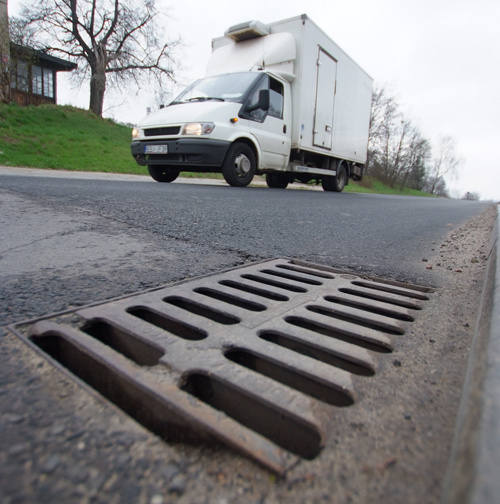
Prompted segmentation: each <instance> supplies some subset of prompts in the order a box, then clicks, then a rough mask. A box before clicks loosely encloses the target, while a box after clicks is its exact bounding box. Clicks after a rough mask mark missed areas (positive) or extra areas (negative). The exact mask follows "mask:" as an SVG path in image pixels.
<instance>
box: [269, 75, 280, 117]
mask: <svg viewBox="0 0 500 504" xmlns="http://www.w3.org/2000/svg"><path fill="white" fill-rule="evenodd" d="M269 115H270V116H273V117H277V118H278V119H283V84H281V82H279V81H277V80H276V79H273V78H272V77H271V78H270V79H269Z"/></svg>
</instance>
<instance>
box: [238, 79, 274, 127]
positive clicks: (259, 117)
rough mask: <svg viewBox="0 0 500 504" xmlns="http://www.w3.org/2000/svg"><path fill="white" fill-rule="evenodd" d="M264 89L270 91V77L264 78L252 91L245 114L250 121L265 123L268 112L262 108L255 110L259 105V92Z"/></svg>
mask: <svg viewBox="0 0 500 504" xmlns="http://www.w3.org/2000/svg"><path fill="white" fill-rule="evenodd" d="M262 89H269V77H268V76H267V75H266V76H264V78H262V79H260V81H259V83H258V84H257V86H256V87H255V89H254V90H253V91H252V93H251V95H250V97H249V98H248V102H247V105H246V107H245V108H246V110H245V112H244V114H245V116H247V117H248V119H252V120H254V121H258V122H264V119H265V118H266V116H267V113H268V112H267V110H262V109H260V108H254V107H255V106H256V105H257V103H259V92H260V91H261V90H262Z"/></svg>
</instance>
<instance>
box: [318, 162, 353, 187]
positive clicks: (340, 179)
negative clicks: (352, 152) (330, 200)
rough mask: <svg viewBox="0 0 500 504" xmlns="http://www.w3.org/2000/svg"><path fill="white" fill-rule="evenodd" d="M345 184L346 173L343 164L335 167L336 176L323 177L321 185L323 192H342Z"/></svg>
mask: <svg viewBox="0 0 500 504" xmlns="http://www.w3.org/2000/svg"><path fill="white" fill-rule="evenodd" d="M346 182H347V172H346V170H345V167H344V165H343V164H340V165H339V166H337V175H335V176H333V177H323V178H322V179H321V185H322V186H323V190H324V191H336V192H342V190H343V189H344V187H345V183H346Z"/></svg>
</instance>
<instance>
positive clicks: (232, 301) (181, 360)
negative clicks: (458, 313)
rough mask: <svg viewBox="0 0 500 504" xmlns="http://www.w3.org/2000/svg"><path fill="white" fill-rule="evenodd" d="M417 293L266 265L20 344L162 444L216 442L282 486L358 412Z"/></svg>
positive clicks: (122, 306)
mask: <svg viewBox="0 0 500 504" xmlns="http://www.w3.org/2000/svg"><path fill="white" fill-rule="evenodd" d="M426 291H427V290H426V289H425V288H419V287H416V286H406V285H404V286H403V284H397V283H394V282H392V283H391V282H385V281H379V280H377V281H373V280H367V279H363V278H361V277H358V276H354V275H350V274H345V273H342V272H339V271H337V270H335V269H332V268H328V267H325V266H320V265H315V264H309V263H304V262H299V261H293V260H289V259H276V260H271V261H266V262H263V263H259V264H253V265H250V266H246V267H242V268H238V269H234V270H231V271H227V272H224V273H220V274H216V275H212V276H208V277H205V278H201V279H200V278H199V279H195V280H191V281H187V282H185V283H181V284H177V285H173V286H168V287H164V288H161V289H157V290H154V291H149V292H146V293H141V294H137V295H133V296H130V297H126V298H122V299H119V300H115V301H111V302H107V303H104V304H101V305H95V306H91V307H87V308H83V309H80V310H78V311H76V312H71V313H68V314H66V315H64V316H59V317H57V319H56V318H55V317H53V318H52V320H49V319H47V318H46V319H44V320H39V321H37V322H36V323H34V324H33V325H30V327H29V330H28V331H27V336H22V337H23V338H25V339H27V340H28V341H29V342H31V343H34V344H35V345H36V346H37V347H38V348H40V349H41V350H42V351H43V352H44V354H45V355H47V354H48V356H50V357H51V358H52V359H51V360H52V361H53V360H55V361H57V362H58V363H59V364H60V365H62V366H63V367H64V368H66V369H67V370H69V371H70V372H71V373H72V374H73V375H76V376H77V377H78V378H79V379H80V380H83V381H84V382H86V383H87V384H88V385H90V386H91V387H93V388H94V389H96V390H97V391H98V392H100V393H101V394H102V395H104V396H105V397H106V398H108V399H109V400H111V401H112V402H114V403H115V404H116V405H118V406H119V407H120V408H122V409H123V410H125V411H126V412H127V413H129V414H130V415H132V416H133V417H134V418H136V419H137V420H138V421H139V422H141V423H142V424H143V425H145V426H146V427H148V428H149V429H151V430H153V431H154V432H156V433H158V434H160V435H161V436H162V437H164V438H165V439H186V438H193V437H195V438H196V439H200V438H202V439H203V438H213V437H215V438H217V439H219V440H220V441H223V442H224V443H227V444H228V445H230V446H232V447H233V448H236V449H238V450H240V451H242V452H244V453H245V454H247V455H249V456H250V457H253V458H254V459H256V460H257V461H259V462H260V463H262V464H264V465H265V466H267V467H268V468H270V469H272V470H273V471H275V472H277V473H279V474H282V473H284V472H285V471H286V469H287V467H289V466H290V465H291V464H292V463H294V462H295V461H296V460H297V456H298V457H302V458H306V459H312V458H314V457H315V456H316V455H318V453H319V452H320V450H321V448H322V447H323V445H324V441H325V437H326V436H327V426H328V424H329V421H330V419H331V416H332V408H335V407H345V406H349V405H350V404H352V403H353V402H354V401H355V400H356V395H355V390H354V388H353V383H352V375H353V374H355V375H361V376H370V375H374V374H375V369H376V358H377V357H381V358H383V354H384V353H389V352H391V351H392V348H393V341H397V336H400V335H403V334H404V333H405V325H406V324H407V323H408V322H411V321H412V320H413V319H414V317H415V315H416V314H417V313H418V310H420V309H421V308H422V305H423V303H424V302H425V301H426V300H427V299H429V298H428V294H427V293H426ZM18 334H19V332H18ZM395 336H396V338H395Z"/></svg>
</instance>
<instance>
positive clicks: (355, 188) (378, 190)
mask: <svg viewBox="0 0 500 504" xmlns="http://www.w3.org/2000/svg"><path fill="white" fill-rule="evenodd" d="M344 191H345V192H356V193H372V194H397V195H401V196H424V197H428V198H433V197H434V196H433V195H432V194H430V193H426V192H423V191H418V190H417V189H410V188H409V187H403V188H402V189H401V188H399V187H390V186H388V185H386V184H384V183H383V182H381V181H380V180H378V179H376V178H374V177H370V176H364V177H363V180H362V181H361V182H355V181H353V180H349V185H347V186H346V187H345V189H344Z"/></svg>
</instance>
